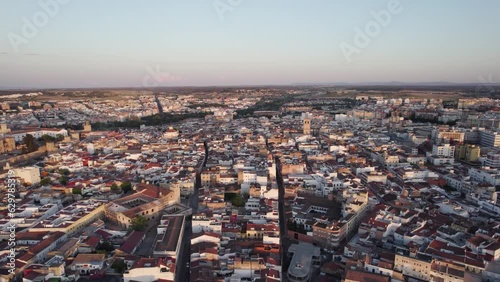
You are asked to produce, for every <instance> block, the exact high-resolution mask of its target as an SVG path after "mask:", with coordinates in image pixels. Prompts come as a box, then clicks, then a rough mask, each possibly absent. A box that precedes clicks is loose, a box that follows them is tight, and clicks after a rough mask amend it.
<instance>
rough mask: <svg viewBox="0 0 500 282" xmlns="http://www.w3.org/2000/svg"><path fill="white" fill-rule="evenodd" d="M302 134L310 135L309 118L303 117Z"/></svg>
mask: <svg viewBox="0 0 500 282" xmlns="http://www.w3.org/2000/svg"><path fill="white" fill-rule="evenodd" d="M303 133H304V135H310V134H311V119H310V118H309V117H305V118H304V121H303Z"/></svg>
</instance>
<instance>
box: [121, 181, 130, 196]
mask: <svg viewBox="0 0 500 282" xmlns="http://www.w3.org/2000/svg"><path fill="white" fill-rule="evenodd" d="M120 188H122V191H123V193H125V194H127V193H128V192H130V191H132V184H131V183H130V182H128V181H125V182H122V184H121V185H120Z"/></svg>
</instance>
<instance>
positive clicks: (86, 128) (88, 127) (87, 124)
mask: <svg viewBox="0 0 500 282" xmlns="http://www.w3.org/2000/svg"><path fill="white" fill-rule="evenodd" d="M91 131H92V125H91V124H90V121H88V120H87V121H85V124H84V125H83V132H91Z"/></svg>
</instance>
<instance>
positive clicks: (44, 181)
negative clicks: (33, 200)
mask: <svg viewBox="0 0 500 282" xmlns="http://www.w3.org/2000/svg"><path fill="white" fill-rule="evenodd" d="M48 184H50V178H48V177H45V178H44V179H42V180H41V181H40V185H42V186H45V185H48Z"/></svg>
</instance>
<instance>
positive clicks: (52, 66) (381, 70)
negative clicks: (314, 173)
mask: <svg viewBox="0 0 500 282" xmlns="http://www.w3.org/2000/svg"><path fill="white" fill-rule="evenodd" d="M499 11H500V1H498V0H483V1H477V0H455V1H436V0H418V1H416V0H413V1H412V0H349V1H348V0H344V1H340V0H272V1H270V0H176V1H173V0H141V1H136V0H106V1H103V0H38V1H31V0H2V1H0V38H1V39H0V88H3V89H5V88H70V87H74V88H80V87H89V88H92V87H152V86H214V85H220V86H223V85H280V84H281V85H288V84H295V83H336V82H348V83H367V82H391V81H399V82H437V81H443V82H444V81H446V82H456V83H480V82H484V81H485V80H486V81H487V82H500V56H499V50H500V36H499V35H500V32H499V31H498V27H499V26H500V17H498V12H499Z"/></svg>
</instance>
